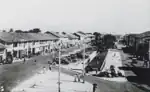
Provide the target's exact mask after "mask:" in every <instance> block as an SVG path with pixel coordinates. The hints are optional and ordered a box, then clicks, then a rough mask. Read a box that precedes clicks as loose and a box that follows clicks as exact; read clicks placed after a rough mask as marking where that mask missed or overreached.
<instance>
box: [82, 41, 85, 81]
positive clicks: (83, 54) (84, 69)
mask: <svg viewBox="0 0 150 92" xmlns="http://www.w3.org/2000/svg"><path fill="white" fill-rule="evenodd" d="M84 61H85V42H84V40H83V71H82V73H83V83H84V76H85V69H84V66H85V65H84V64H85V63H84Z"/></svg>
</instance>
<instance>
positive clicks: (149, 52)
mask: <svg viewBox="0 0 150 92" xmlns="http://www.w3.org/2000/svg"><path fill="white" fill-rule="evenodd" d="M148 43H149V48H148V56H149V68H150V41H148Z"/></svg>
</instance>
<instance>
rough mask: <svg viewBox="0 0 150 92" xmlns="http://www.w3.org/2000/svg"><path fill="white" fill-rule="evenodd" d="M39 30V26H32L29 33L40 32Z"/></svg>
mask: <svg viewBox="0 0 150 92" xmlns="http://www.w3.org/2000/svg"><path fill="white" fill-rule="evenodd" d="M40 32H41V30H40V29H39V28H34V29H32V30H29V33H40Z"/></svg>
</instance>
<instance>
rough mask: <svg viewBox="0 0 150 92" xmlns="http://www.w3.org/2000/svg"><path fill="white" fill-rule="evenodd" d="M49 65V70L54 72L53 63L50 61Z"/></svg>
mask: <svg viewBox="0 0 150 92" xmlns="http://www.w3.org/2000/svg"><path fill="white" fill-rule="evenodd" d="M48 65H49V70H50V71H51V70H52V63H51V62H50V61H48Z"/></svg>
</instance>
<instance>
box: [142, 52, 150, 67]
mask: <svg viewBox="0 0 150 92" xmlns="http://www.w3.org/2000/svg"><path fill="white" fill-rule="evenodd" d="M148 62H149V60H148V54H147V53H146V54H145V55H144V63H143V67H146V68H148Z"/></svg>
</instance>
